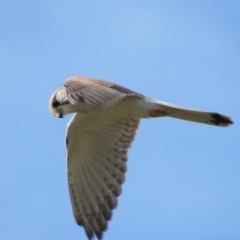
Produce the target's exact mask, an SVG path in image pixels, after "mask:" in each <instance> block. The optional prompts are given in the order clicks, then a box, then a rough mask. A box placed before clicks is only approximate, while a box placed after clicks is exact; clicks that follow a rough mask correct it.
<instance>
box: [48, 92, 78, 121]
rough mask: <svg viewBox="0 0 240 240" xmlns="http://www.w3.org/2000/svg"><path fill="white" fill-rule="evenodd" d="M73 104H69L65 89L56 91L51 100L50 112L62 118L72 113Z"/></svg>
mask: <svg viewBox="0 0 240 240" xmlns="http://www.w3.org/2000/svg"><path fill="white" fill-rule="evenodd" d="M71 106H72V104H71V103H70V102H69V100H68V98H67V95H66V91H65V88H60V89H58V90H56V91H55V92H54V93H53V94H52V96H51V97H50V100H49V108H50V112H51V113H52V115H53V116H55V117H59V118H62V117H63V116H64V115H66V114H68V113H72V112H73V111H72V107H71Z"/></svg>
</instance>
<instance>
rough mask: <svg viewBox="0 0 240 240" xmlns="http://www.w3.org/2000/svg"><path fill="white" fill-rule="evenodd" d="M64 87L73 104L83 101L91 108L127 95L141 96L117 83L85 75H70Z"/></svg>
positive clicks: (110, 103)
mask: <svg viewBox="0 0 240 240" xmlns="http://www.w3.org/2000/svg"><path fill="white" fill-rule="evenodd" d="M64 87H65V89H66V93H67V97H68V99H69V101H70V102H71V103H72V104H73V105H77V104H78V103H81V104H83V103H85V105H86V106H87V108H92V109H96V108H105V107H109V106H112V105H114V104H116V103H117V102H119V101H120V100H121V99H123V98H125V97H127V96H137V97H143V95H141V94H139V93H136V92H134V91H131V90H130V89H127V88H124V87H121V86H119V85H117V84H113V83H110V82H106V81H102V80H97V79H93V78H86V77H71V78H69V79H67V81H66V82H65V84H64Z"/></svg>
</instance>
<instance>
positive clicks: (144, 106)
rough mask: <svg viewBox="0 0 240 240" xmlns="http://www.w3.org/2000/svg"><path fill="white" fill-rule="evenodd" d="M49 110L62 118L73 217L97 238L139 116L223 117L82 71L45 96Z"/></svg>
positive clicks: (214, 120) (220, 120)
mask: <svg viewBox="0 0 240 240" xmlns="http://www.w3.org/2000/svg"><path fill="white" fill-rule="evenodd" d="M49 105H50V111H51V112H52V114H53V115H54V116H57V117H63V116H64V115H66V114H69V113H75V115H74V116H73V118H72V119H71V121H70V122H69V124H68V128H67V134H66V145H67V152H68V183H69V191H70V196H71V203H72V208H73V213H74V216H75V220H76V222H77V223H78V224H79V225H82V226H83V227H84V229H85V231H86V234H87V236H88V238H89V239H92V238H93V236H94V234H96V235H97V237H98V239H101V237H102V232H103V231H105V230H106V228H107V221H108V220H110V218H111V216H112V209H114V208H115V207H116V206H117V197H118V196H119V195H120V194H121V184H123V183H124V181H125V172H126V171H127V166H126V162H127V151H128V149H129V147H130V146H131V143H132V141H133V140H134V136H135V133H136V130H137V128H138V125H139V122H140V119H141V118H150V117H164V116H169V117H174V118H179V119H183V120H188V121H194V122H199V123H206V124H210V125H217V126H228V125H231V124H232V121H231V119H230V118H229V117H227V116H224V115H221V114H218V113H210V112H201V111H196V110H192V109H186V108H182V107H178V106H175V105H172V104H169V103H165V102H162V101H159V100H156V99H153V98H149V97H146V96H144V95H142V94H139V93H136V92H134V91H131V90H129V89H127V88H124V87H121V86H119V85H116V84H113V83H110V82H106V81H101V80H96V79H92V78H84V77H72V78H69V79H68V80H67V81H66V83H65V84H64V87H63V88H60V89H58V90H56V91H55V92H54V93H53V95H52V96H51V98H50V103H49Z"/></svg>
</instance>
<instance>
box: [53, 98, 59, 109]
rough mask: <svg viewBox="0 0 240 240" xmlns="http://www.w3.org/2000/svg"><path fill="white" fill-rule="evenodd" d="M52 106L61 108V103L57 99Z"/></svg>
mask: <svg viewBox="0 0 240 240" xmlns="http://www.w3.org/2000/svg"><path fill="white" fill-rule="evenodd" d="M52 106H53V107H59V106H60V102H58V101H57V100H56V99H53V102H52Z"/></svg>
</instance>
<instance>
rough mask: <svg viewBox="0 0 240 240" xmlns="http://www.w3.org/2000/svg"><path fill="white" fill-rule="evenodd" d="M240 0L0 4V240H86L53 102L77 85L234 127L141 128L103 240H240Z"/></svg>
mask: <svg viewBox="0 0 240 240" xmlns="http://www.w3.org/2000/svg"><path fill="white" fill-rule="evenodd" d="M239 12H240V2H239V1H238V0H228V1H227V0H225V1H224V0H220V1H219V0H208V1H207V0H195V1H192V0H185V1H177V0H175V1H174V0H162V1H159V0H158V1H157V0H156V1H154V0H148V1H136V0H133V1H127V0H122V1H110V0H108V1H107V0H103V1H86V0H85V1H80V0H78V1H77V0H75V1H71V0H70V1H56V0H53V1H46V0H43V1H30V0H25V1H23V0H15V1H14V0H13V1H6V0H2V1H1V2H0V22H1V26H0V68H1V71H0V83H1V94H0V109H1V119H0V121H1V122H0V123H1V125H0V131H1V132H0V139H1V147H0V162H1V167H0V191H1V195H0V202H1V204H0V212H1V220H0V221H1V223H0V225H1V230H0V239H1V240H19V239H20V240H22V239H23V240H33V239H34V240H42V239H47V240H48V239H50V240H55V239H58V240H66V239H86V237H85V233H84V231H83V229H82V228H80V227H78V226H77V225H76V224H75V222H74V219H73V216H72V210H71V205H70V200H69V195H68V187H67V176H66V160H65V158H66V151H65V143H64V142H65V139H64V138H65V129H66V125H67V122H68V121H69V119H70V116H69V117H66V118H64V119H63V120H60V119H56V118H53V117H52V116H51V115H50V113H49V109H48V99H49V97H50V95H51V93H52V92H53V91H54V90H55V89H57V88H59V87H61V86H62V84H63V83H64V81H65V79H66V78H67V77H69V76H73V75H82V76H90V77H95V78H99V79H105V80H108V81H112V82H115V83H118V84H120V85H123V86H125V87H128V88H130V89H133V90H135V91H137V92H140V93H143V94H145V95H147V96H150V97H155V98H158V99H160V100H164V101H167V102H171V103H175V104H179V105H182V106H186V107H191V108H198V109H200V110H207V111H217V112H221V113H225V114H227V115H229V116H231V117H232V118H233V120H234V121H235V124H234V125H233V126H232V127H230V128H218V127H211V126H206V125H201V124H195V123H190V122H186V121H177V120H175V119H170V118H159V119H150V120H143V121H142V124H141V127H140V129H139V131H138V134H137V138H136V141H135V142H134V144H133V146H132V148H131V150H130V152H129V159H130V160H129V164H128V169H129V170H128V173H127V181H126V183H125V184H124V186H123V194H122V195H121V197H120V198H119V206H118V208H117V209H116V210H115V211H114V214H113V219H112V220H111V221H110V223H109V228H108V230H107V232H106V233H105V236H104V239H105V240H108V239H114V240H120V239H121V240H122V239H124V240H128V239H129V240H132V239H139V240H141V239H142V240H145V239H164V240H205V239H206V240H209V239H217V240H226V239H228V240H239V239H240V175H239V172H240V140H239V135H240V127H239V122H240V107H239V105H240V79H239V76H240V25H239V23H240V15H239Z"/></svg>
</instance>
